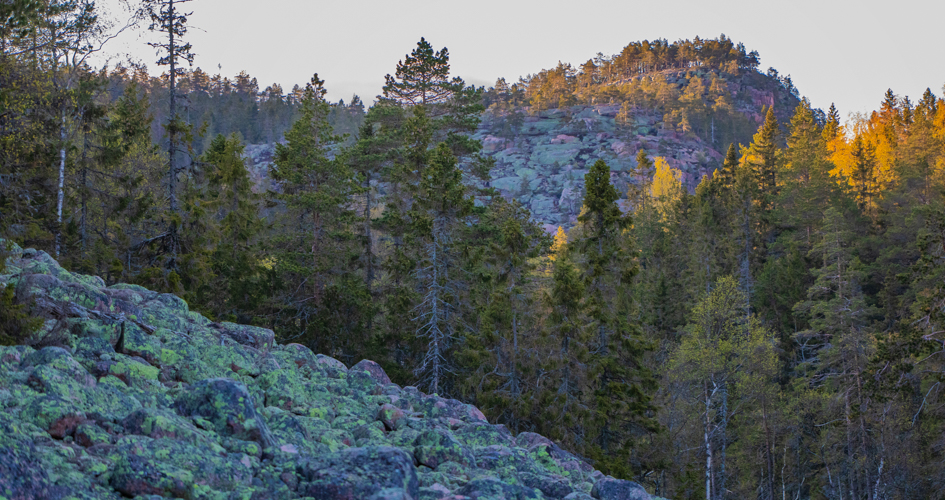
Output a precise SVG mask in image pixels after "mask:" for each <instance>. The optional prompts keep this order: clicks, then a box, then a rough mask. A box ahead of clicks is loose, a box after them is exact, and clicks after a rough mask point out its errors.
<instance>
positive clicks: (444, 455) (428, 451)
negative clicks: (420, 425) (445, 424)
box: [413, 430, 476, 469]
mask: <svg viewBox="0 0 945 500" xmlns="http://www.w3.org/2000/svg"><path fill="white" fill-rule="evenodd" d="M413 445H414V451H413V455H414V457H415V458H416V459H417V462H419V463H420V464H421V465H426V466H427V467H429V468H431V469H436V468H437V467H438V466H439V465H440V464H442V463H446V462H455V463H458V464H462V465H466V466H471V467H475V466H476V460H475V458H473V455H472V453H470V451H469V450H468V449H467V448H465V447H463V445H461V444H460V443H459V441H457V440H456V438H455V437H453V435H452V434H451V433H450V432H448V431H444V430H432V431H424V432H423V433H421V434H420V435H419V436H417V439H415V440H414V442H413Z"/></svg>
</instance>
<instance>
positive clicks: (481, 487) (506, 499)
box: [459, 478, 543, 500]
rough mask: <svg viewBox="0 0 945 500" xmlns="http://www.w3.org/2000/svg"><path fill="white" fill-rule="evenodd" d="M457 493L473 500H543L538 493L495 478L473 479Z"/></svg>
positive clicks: (532, 489) (533, 489)
mask: <svg viewBox="0 0 945 500" xmlns="http://www.w3.org/2000/svg"><path fill="white" fill-rule="evenodd" d="M459 493H460V494H461V495H464V496H467V497H469V498H470V499H473V500H543V497H542V494H541V492H540V491H538V490H536V489H535V488H529V487H527V486H521V485H517V484H507V483H504V482H502V481H500V480H499V479H497V478H482V479H474V480H472V481H470V482H469V483H467V484H466V485H465V486H463V487H462V488H461V489H460V490H459Z"/></svg>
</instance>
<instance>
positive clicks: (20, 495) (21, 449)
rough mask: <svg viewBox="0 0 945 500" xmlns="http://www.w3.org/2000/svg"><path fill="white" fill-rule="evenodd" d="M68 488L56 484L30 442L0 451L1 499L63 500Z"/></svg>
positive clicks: (9, 445) (16, 444)
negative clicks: (41, 499)
mask: <svg viewBox="0 0 945 500" xmlns="http://www.w3.org/2000/svg"><path fill="white" fill-rule="evenodd" d="M68 493H69V490H68V488H66V487H65V486H63V485H57V484H55V483H53V482H52V481H51V480H50V478H49V476H48V475H47V473H46V470H45V468H44V467H43V461H42V459H41V458H40V457H39V456H37V453H36V448H35V447H34V446H33V443H31V442H29V441H17V442H14V443H10V444H8V445H6V446H2V447H0V496H2V497H4V498H7V499H9V500H33V499H36V498H48V499H60V498H65V497H66V496H67V495H68Z"/></svg>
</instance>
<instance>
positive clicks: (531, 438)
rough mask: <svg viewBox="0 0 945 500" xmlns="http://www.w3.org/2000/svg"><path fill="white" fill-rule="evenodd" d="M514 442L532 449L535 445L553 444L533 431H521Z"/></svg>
mask: <svg viewBox="0 0 945 500" xmlns="http://www.w3.org/2000/svg"><path fill="white" fill-rule="evenodd" d="M515 441H516V444H518V446H520V447H522V448H526V449H529V450H530V449H532V448H534V447H536V446H542V445H544V446H554V443H553V442H551V440H550V439H548V438H546V437H545V436H542V435H541V434H535V433H534V432H522V433H521V434H519V435H518V437H517V438H516V440H515Z"/></svg>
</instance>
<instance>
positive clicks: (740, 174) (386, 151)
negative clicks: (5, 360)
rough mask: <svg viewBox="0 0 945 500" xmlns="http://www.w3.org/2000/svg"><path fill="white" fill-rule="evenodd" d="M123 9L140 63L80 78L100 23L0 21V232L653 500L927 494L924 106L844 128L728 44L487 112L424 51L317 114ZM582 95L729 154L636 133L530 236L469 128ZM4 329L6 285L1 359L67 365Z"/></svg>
mask: <svg viewBox="0 0 945 500" xmlns="http://www.w3.org/2000/svg"><path fill="white" fill-rule="evenodd" d="M139 14H140V15H141V16H142V17H141V19H138V20H137V22H139V24H141V25H142V26H144V27H147V26H149V25H150V28H151V29H152V30H153V31H156V32H157V33H159V34H161V36H163V37H164V38H163V40H165V41H164V42H163V43H161V44H156V47H155V48H156V50H158V51H159V53H160V60H156V61H155V63H156V64H155V66H154V67H151V68H148V67H145V66H142V65H140V64H137V65H136V64H130V63H129V64H126V65H118V66H115V67H104V68H97V67H93V66H92V65H90V64H89V63H88V57H89V56H90V55H91V54H93V53H94V52H95V51H97V50H98V49H99V48H100V45H99V44H100V43H102V41H103V39H104V38H106V37H107V30H106V27H105V26H104V25H103V24H102V23H101V22H100V20H99V18H98V12H97V11H96V10H95V6H94V3H92V2H85V1H78V0H52V1H45V2H34V1H29V0H22V1H21V0H15V1H4V2H0V23H2V24H0V237H2V238H4V239H5V240H6V241H13V242H16V243H17V244H19V245H20V246H22V247H33V248H37V249H42V250H45V251H46V252H48V253H49V254H50V255H52V256H54V257H55V258H56V259H57V260H58V261H59V262H60V263H61V264H62V265H63V266H64V267H66V268H67V269H70V270H74V271H76V272H80V273H84V274H93V275H98V276H101V277H102V278H103V279H104V280H105V282H106V283H107V284H114V283H119V282H122V283H135V284H140V285H143V286H145V287H148V288H150V289H153V290H160V291H163V292H167V293H173V294H176V295H178V296H179V297H181V298H183V299H184V300H186V301H187V303H188V304H190V307H191V309H192V310H195V311H199V312H200V313H202V314H204V315H206V316H207V317H209V318H212V319H214V320H216V321H232V322H238V323H245V324H252V325H256V326H261V327H265V328H270V329H272V330H274V331H275V332H276V336H277V338H278V339H279V341H280V342H284V343H290V342H294V343H299V344H303V345H305V346H307V347H309V348H311V349H312V350H313V351H314V352H318V353H324V354H326V355H330V356H333V357H335V358H337V359H339V360H342V361H344V362H345V363H346V364H352V363H355V362H357V361H359V360H361V359H371V360H375V361H377V362H378V363H380V364H381V365H382V366H383V367H384V369H385V370H386V371H387V373H389V374H390V375H391V378H392V379H393V380H394V381H395V382H397V383H399V384H402V385H415V386H418V387H420V388H421V389H423V390H425V391H428V392H430V393H438V394H441V395H448V396H450V397H454V398H456V399H459V400H462V401H464V402H468V403H473V404H475V405H477V406H478V407H480V408H482V410H483V412H485V414H486V415H487V416H488V418H489V420H490V421H491V422H494V423H502V424H505V425H506V426H507V427H508V428H509V429H510V430H512V432H513V433H518V432H525V431H532V432H538V433H541V434H543V435H545V436H548V437H549V438H551V439H553V440H554V441H555V442H557V443H559V444H560V445H561V446H562V447H563V448H565V449H567V450H569V451H571V452H573V453H575V454H577V455H579V456H581V457H584V458H586V459H588V460H589V461H590V462H591V463H593V464H594V467H596V468H597V469H600V470H602V471H604V472H606V473H608V474H611V475H614V476H615V477H622V478H626V479H633V480H635V481H637V482H639V483H640V484H642V485H644V486H645V487H646V488H647V489H648V490H649V491H650V492H651V493H654V494H656V495H659V496H661V497H666V498H673V499H705V500H717V499H736V498H759V499H766V500H773V499H775V498H782V499H787V498H793V499H808V498H814V499H838V500H840V499H869V500H879V499H887V498H889V499H918V498H942V497H945V101H943V99H942V96H941V95H936V93H935V92H934V91H932V90H931V88H930V90H927V91H926V92H925V93H924V94H923V95H921V96H918V98H917V99H915V100H913V99H910V97H907V96H902V95H897V94H896V93H895V92H893V91H892V90H890V91H888V92H887V93H886V95H883V96H876V97H877V109H876V111H874V112H872V113H870V114H867V115H854V116H851V117H850V119H849V120H847V121H843V120H842V119H841V114H840V111H838V110H837V109H836V108H834V107H831V108H830V109H829V110H827V111H823V110H820V109H815V108H812V106H811V104H810V103H809V101H807V100H806V99H804V98H803V97H802V94H801V91H799V90H798V89H797V88H795V87H794V84H793V83H792V81H791V79H790V77H784V76H781V75H779V74H778V72H777V71H776V70H774V69H769V70H767V72H762V71H759V64H760V63H759V61H760V56H759V54H758V53H757V52H754V51H751V52H749V51H748V50H747V49H746V48H745V47H744V46H743V45H741V44H736V43H735V42H733V41H732V40H731V39H729V38H727V37H725V36H724V35H722V36H721V37H719V38H717V39H711V40H704V39H699V38H696V39H694V40H682V41H678V42H672V43H670V42H667V41H666V40H656V41H644V42H633V43H630V44H629V45H627V47H626V48H625V49H624V50H623V52H621V53H620V54H618V55H614V56H609V57H608V56H603V55H598V56H597V57H595V58H592V59H590V60H588V61H587V62H586V63H584V64H581V65H579V66H578V67H572V66H570V65H567V64H559V65H558V66H557V67H556V68H553V69H549V70H543V71H541V72H539V73H537V74H535V75H530V76H528V77H527V78H522V79H520V80H519V81H518V82H516V83H512V84H510V83H507V82H506V81H505V80H504V79H500V80H499V81H498V82H497V83H496V85H495V86H494V87H491V88H488V89H485V88H477V87H475V86H471V85H467V84H466V83H465V82H464V80H463V79H462V78H459V77H457V76H455V75H453V74H452V73H451V72H450V55H449V52H448V50H447V49H446V48H442V49H439V50H437V48H436V47H435V46H434V45H432V42H428V41H427V40H425V39H422V38H421V39H420V41H419V43H417V45H416V46H415V47H404V52H405V53H406V55H405V56H404V58H403V59H402V60H401V61H399V62H398V61H391V64H390V72H391V73H390V74H388V75H386V76H385V75H378V81H379V82H380V81H381V80H382V79H383V81H384V82H385V84H384V87H383V93H382V95H380V96H377V98H376V100H375V101H374V102H373V104H372V103H371V99H367V100H365V101H362V100H361V98H359V97H358V96H354V97H353V98H352V99H350V100H349V102H347V103H345V102H337V103H332V102H328V101H327V100H326V97H325V96H326V86H330V85H331V82H325V81H323V80H321V79H320V78H319V77H318V75H317V74H315V75H314V76H313V77H312V78H311V80H310V81H309V82H307V83H305V84H304V85H295V86H294V87H293V88H292V89H291V90H288V89H286V88H283V87H282V86H280V85H279V84H271V85H268V86H267V87H266V88H265V89H261V86H260V84H259V83H258V82H257V80H256V79H255V78H253V77H251V76H250V75H248V74H247V73H245V72H243V73H240V74H239V75H237V76H236V77H234V78H232V79H231V78H228V77H223V76H221V75H214V76H211V75H209V74H207V73H205V72H204V71H202V70H201V69H199V68H194V67H192V66H191V64H190V63H191V62H192V61H193V57H192V55H191V51H192V48H191V46H190V45H189V43H188V42H187V33H186V29H187V23H186V21H187V19H186V15H185V14H184V12H183V11H181V10H179V9H176V8H175V7H174V4H173V3H172V2H170V0H150V1H149V2H148V3H146V4H145V6H144V8H143V10H142V11H141V12H140V13H139ZM149 70H150V71H149ZM158 73H160V76H157V75H158ZM940 83H943V82H930V84H934V85H938V84H940ZM758 96H762V97H761V98H759V97H758ZM601 104H606V105H611V106H616V107H618V108H619V112H618V113H617V115H616V123H617V124H618V125H617V126H618V129H619V130H620V131H622V132H618V133H627V134H629V133H630V132H631V131H632V130H633V129H634V127H637V128H639V123H638V121H635V120H634V117H639V116H648V117H655V118H654V119H653V120H651V121H650V122H648V123H649V124H648V125H646V126H645V127H644V128H647V129H650V131H651V132H652V133H653V134H657V135H659V137H661V138H662V139H663V140H664V141H672V140H680V141H681V140H691V141H696V142H697V143H698V144H702V145H704V147H705V148H706V151H708V150H709V149H713V148H714V150H717V151H719V152H724V154H722V155H720V156H721V158H720V159H713V158H715V157H713V156H712V155H711V154H710V155H708V156H706V157H704V160H705V161H704V164H705V165H707V166H708V167H707V168H708V170H707V172H706V173H705V175H699V176H698V177H692V176H690V175H688V174H687V175H685V176H684V175H683V173H682V172H681V171H680V170H678V169H677V168H676V167H674V166H673V165H674V163H673V161H672V159H670V158H667V157H664V156H661V154H660V151H659V150H658V149H650V150H647V149H646V147H645V146H644V145H643V144H642V143H641V144H639V145H637V146H634V149H635V151H634V154H635V156H634V158H635V160H634V162H633V164H634V165H635V167H634V169H633V170H632V172H630V178H631V180H632V181H631V182H629V183H624V184H619V183H615V182H613V181H612V179H613V178H614V175H615V174H614V173H613V172H611V167H610V166H609V165H608V163H607V162H606V161H604V160H602V159H597V160H596V161H587V162H586V163H587V164H586V165H584V164H582V165H581V167H582V168H583V170H584V171H585V173H584V177H583V179H584V181H583V193H581V199H582V200H583V203H582V204H581V208H580V210H579V214H578V215H576V218H574V219H572V220H568V221H567V222H565V223H562V224H561V226H562V227H559V228H558V229H557V232H556V234H552V233H551V232H549V231H547V230H546V228H544V227H542V226H541V225H540V224H538V223H537V222H536V221H535V219H534V218H533V217H532V215H531V214H530V212H529V210H528V208H527V207H526V206H524V205H522V204H521V203H519V202H518V201H516V200H514V199H511V198H508V197H505V196H503V195H502V194H501V193H500V192H499V190H497V189H495V188H493V187H491V181H492V179H493V178H492V175H491V170H492V168H493V166H494V164H495V159H494V158H493V157H491V156H490V155H489V154H486V151H484V149H483V144H482V143H481V141H479V140H476V139H475V138H474V135H475V133H476V132H477V131H479V130H481V129H482V127H483V126H484V125H483V123H484V119H488V120H489V123H491V125H490V126H491V127H493V128H492V129H490V130H489V131H488V132H489V133H490V134H492V135H495V136H501V137H507V138H514V137H515V136H516V134H519V133H521V128H522V126H523V124H525V123H527V122H528V121H529V120H534V119H539V118H541V117H542V116H547V115H548V113H555V112H558V111H561V110H565V111H567V110H569V109H572V108H574V107H578V106H594V105H601ZM551 139H552V138H551V137H549V140H551ZM259 144H270V145H273V146H272V147H273V148H274V149H273V154H272V161H271V165H270V166H269V167H267V168H265V169H263V170H262V171H259V170H258V169H257V170H254V169H253V168H251V167H252V165H250V164H249V163H248V162H247V154H246V148H247V147H249V146H251V145H259ZM524 184H525V185H524V186H523V190H525V191H527V190H528V189H529V188H528V184H527V183H524ZM562 220H565V219H562ZM3 262H4V261H3V259H0V274H3V270H2V267H3ZM30 307H31V305H30V303H28V302H22V301H18V300H17V297H16V294H15V293H14V290H13V289H12V287H11V288H7V289H4V290H0V342H2V343H3V344H8V345H12V344H24V343H25V344H28V345H31V346H34V347H35V346H49V345H68V344H69V343H70V342H72V340H71V339H72V335H73V332H70V331H68V329H63V328H62V327H61V325H59V326H50V325H58V324H56V323H55V322H52V323H50V322H45V323H44V322H43V321H42V319H41V318H40V319H37V318H34V317H32V316H31V315H30ZM44 325H45V326H44Z"/></svg>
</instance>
